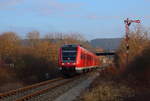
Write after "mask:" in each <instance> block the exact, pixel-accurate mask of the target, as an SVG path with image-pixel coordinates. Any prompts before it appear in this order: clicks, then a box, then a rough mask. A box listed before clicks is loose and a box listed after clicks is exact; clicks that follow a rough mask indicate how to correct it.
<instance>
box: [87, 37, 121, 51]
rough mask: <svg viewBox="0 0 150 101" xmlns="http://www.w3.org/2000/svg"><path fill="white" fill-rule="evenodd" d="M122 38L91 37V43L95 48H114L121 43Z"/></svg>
mask: <svg viewBox="0 0 150 101" xmlns="http://www.w3.org/2000/svg"><path fill="white" fill-rule="evenodd" d="M121 40H122V38H108V39H93V40H91V42H90V43H91V45H92V46H94V47H96V48H103V49H105V50H116V49H117V48H118V46H119V45H120V43H121Z"/></svg>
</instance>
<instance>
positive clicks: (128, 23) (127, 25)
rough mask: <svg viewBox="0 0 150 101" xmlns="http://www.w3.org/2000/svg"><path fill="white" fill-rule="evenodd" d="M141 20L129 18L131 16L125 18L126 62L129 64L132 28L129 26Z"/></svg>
mask: <svg viewBox="0 0 150 101" xmlns="http://www.w3.org/2000/svg"><path fill="white" fill-rule="evenodd" d="M140 22H141V21H140V20H129V18H127V19H126V20H124V23H125V29H126V31H125V32H126V39H125V40H126V64H128V61H129V59H128V58H129V39H130V38H129V33H130V29H129V26H130V25H131V23H140Z"/></svg>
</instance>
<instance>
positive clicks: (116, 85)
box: [82, 75, 135, 101]
mask: <svg viewBox="0 0 150 101" xmlns="http://www.w3.org/2000/svg"><path fill="white" fill-rule="evenodd" d="M134 94H135V91H134V89H132V88H130V87H129V86H127V85H126V84H124V83H123V82H121V81H120V80H119V81H118V80H117V79H114V78H113V77H112V76H111V75H109V76H108V75H107V76H104V75H100V76H99V77H98V78H97V79H96V80H95V81H94V83H93V84H92V85H91V86H90V88H89V89H88V90H87V91H86V93H84V95H83V97H82V100H83V101H123V100H124V98H128V97H132V96H134Z"/></svg>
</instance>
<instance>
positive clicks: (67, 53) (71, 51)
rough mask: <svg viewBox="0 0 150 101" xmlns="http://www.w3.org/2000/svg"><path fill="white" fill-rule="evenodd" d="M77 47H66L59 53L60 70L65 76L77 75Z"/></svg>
mask: <svg viewBox="0 0 150 101" xmlns="http://www.w3.org/2000/svg"><path fill="white" fill-rule="evenodd" d="M77 47H78V46H77V45H64V46H62V47H61V48H60V52H59V69H60V70H61V72H62V74H63V75H67V76H69V75H73V74H75V67H76V57H77Z"/></svg>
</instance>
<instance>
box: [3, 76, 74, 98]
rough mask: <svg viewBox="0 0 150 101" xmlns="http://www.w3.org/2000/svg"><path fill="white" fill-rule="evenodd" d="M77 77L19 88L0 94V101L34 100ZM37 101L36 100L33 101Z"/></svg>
mask: <svg viewBox="0 0 150 101" xmlns="http://www.w3.org/2000/svg"><path fill="white" fill-rule="evenodd" d="M75 79H77V77H74V78H71V79H64V78H57V79H53V80H48V81H44V82H41V83H37V84H34V85H30V86H27V87H23V88H19V89H17V90H12V91H9V92H6V93H1V94H0V101H26V100H32V99H34V98H36V97H40V95H42V94H44V93H46V92H48V91H50V90H53V89H55V88H57V87H60V86H62V85H65V84H67V83H69V82H71V81H73V80H75ZM32 101H35V100H32Z"/></svg>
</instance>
